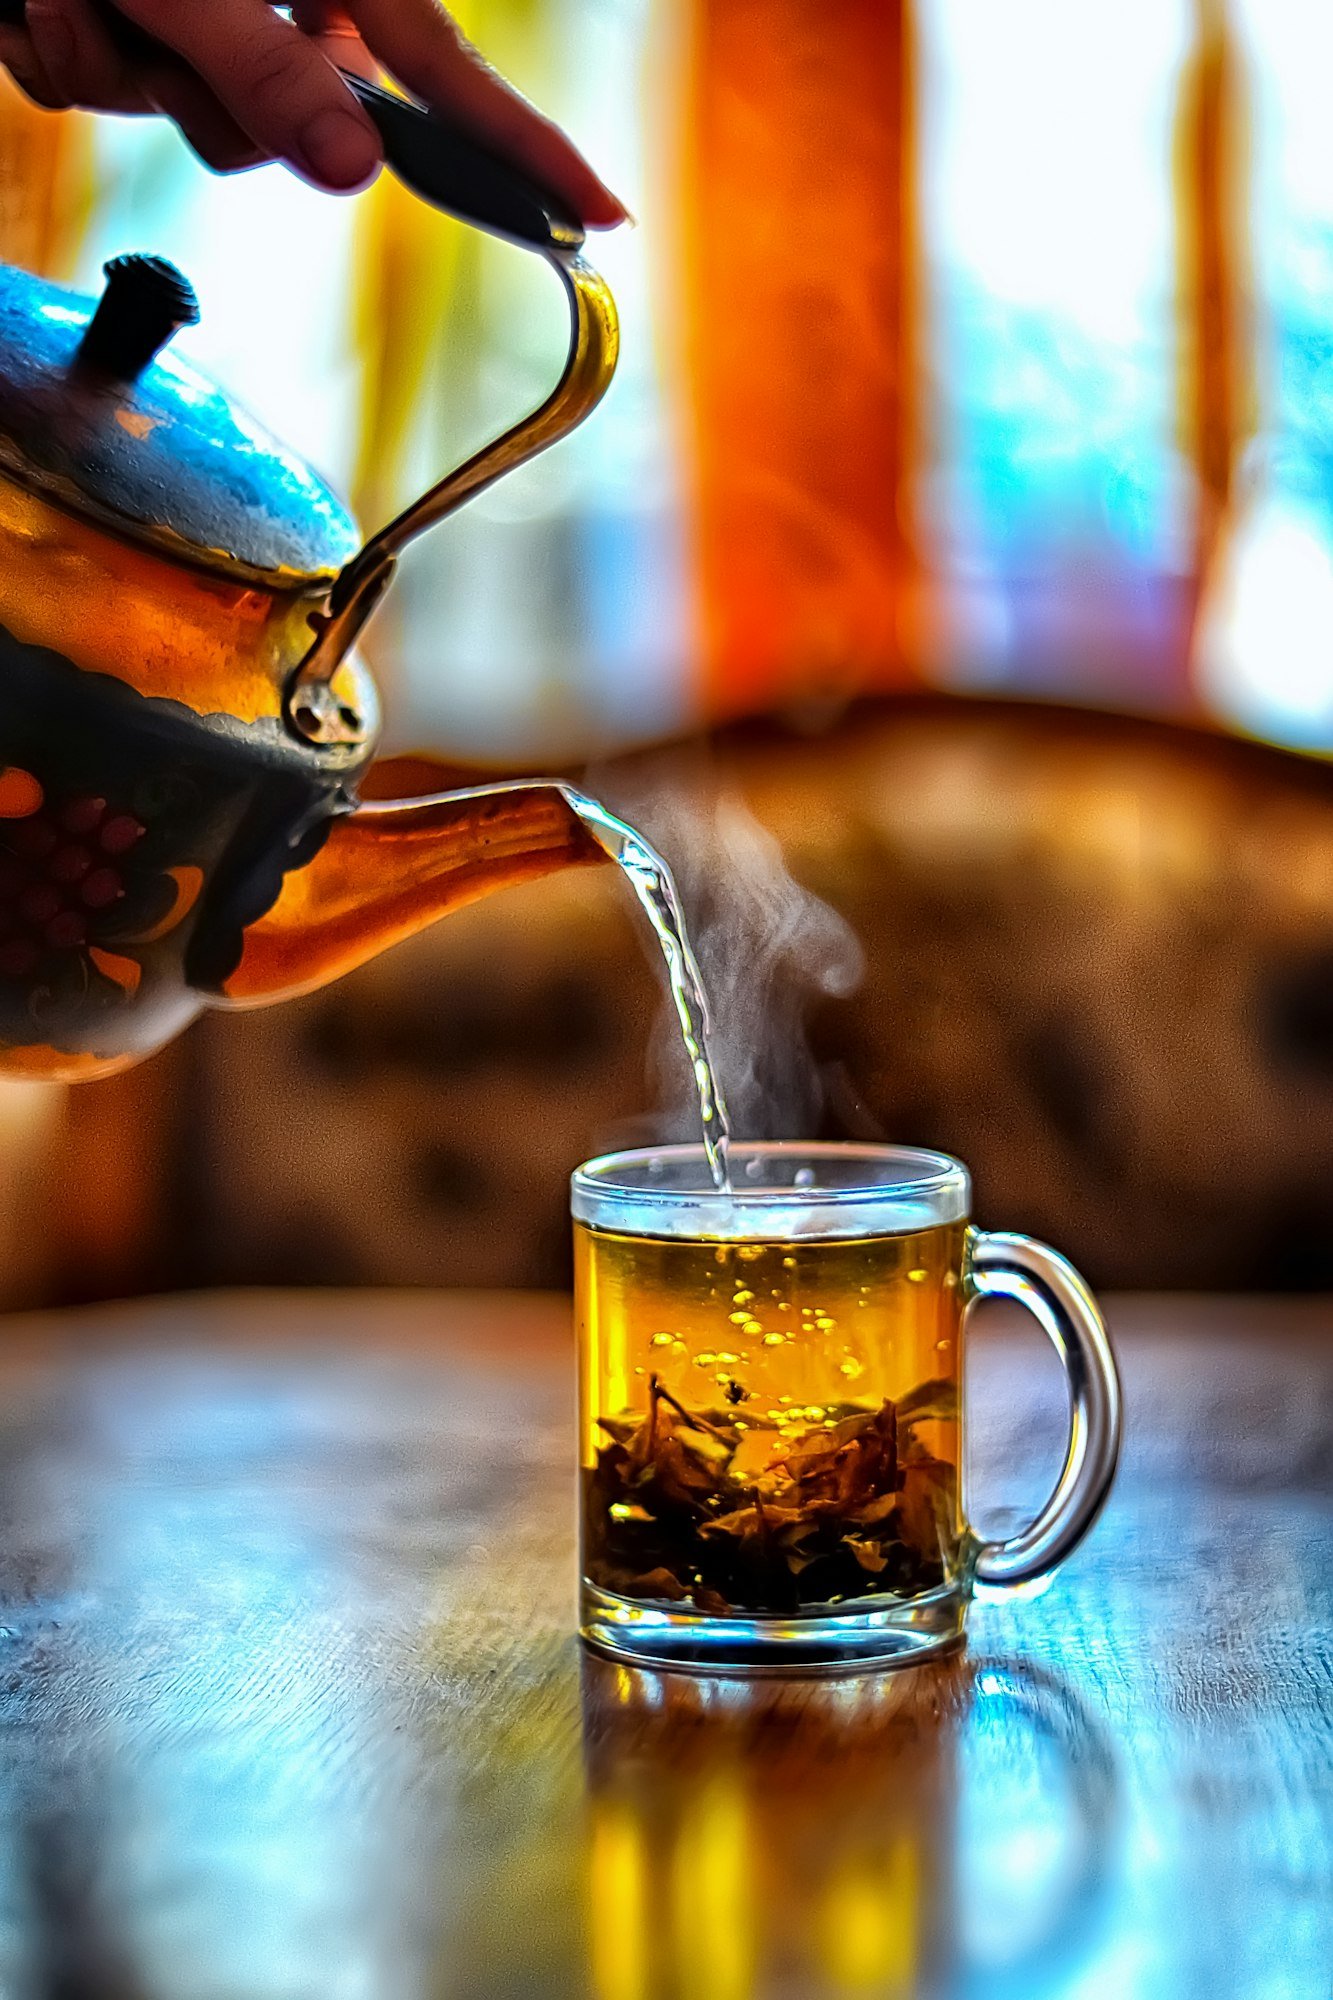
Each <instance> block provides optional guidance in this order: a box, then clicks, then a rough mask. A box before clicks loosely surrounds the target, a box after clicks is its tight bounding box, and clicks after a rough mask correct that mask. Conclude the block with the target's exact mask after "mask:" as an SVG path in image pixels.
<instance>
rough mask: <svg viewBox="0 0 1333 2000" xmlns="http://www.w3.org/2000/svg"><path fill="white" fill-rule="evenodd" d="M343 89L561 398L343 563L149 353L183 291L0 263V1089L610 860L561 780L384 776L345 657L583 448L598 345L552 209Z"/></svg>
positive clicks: (600, 331) (600, 382) (245, 430)
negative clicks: (0, 1077) (509, 252)
mask: <svg viewBox="0 0 1333 2000" xmlns="http://www.w3.org/2000/svg"><path fill="white" fill-rule="evenodd" d="M349 80H350V79H349ZM356 88H357V90H358V94H359V95H360V96H361V97H362V101H363V102H365V103H367V105H368V108H369V109H370V110H371V112H372V115H373V116H375V117H376V120H377V123H379V124H380V128H381V133H382V136H383V137H384V140H385V148H386V156H387V159H388V163H389V165H390V166H391V167H392V168H394V169H395V170H396V171H397V172H399V174H400V175H401V177H402V178H403V179H404V180H406V181H407V182H408V184H409V185H411V186H413V187H414V188H415V189H416V190H417V191H418V192H419V193H422V194H424V195H425V196H426V198H428V199H430V200H432V201H434V202H435V203H436V205H438V206H440V207H442V208H445V209H447V210H448V211H449V212H451V213H453V214H455V215H456V216H459V217H461V218H462V219H463V220H465V221H468V222H471V223H473V224H475V225H476V226H478V227H481V228H483V229H487V230H489V231H491V232H492V233H494V234H497V235H500V236H502V237H504V238H506V239H507V240H509V241H510V242H513V243H517V244H519V245H521V246H523V247H525V248H529V249H534V250H536V251H538V252H539V253H540V254H542V255H543V256H544V257H546V259H547V260H548V261H549V263H550V265H551V266H552V268H553V270H554V271H555V272H556V273H557V274H558V275H559V277H560V279H561V281H562V283H563V286H564V290H565V294H566V298H567V301H568V305H569V310H570V342H569V352H568V358H567V361H566V365H565V369H564V372H563V374H562V376H561V379H560V382H559V384H558V385H557V387H556V389H555V390H554V391H553V393H552V394H551V395H550V396H549V397H548V398H547V400H546V401H545V402H544V403H543V404H542V405H541V407H540V408H539V409H537V410H535V411H534V412H532V414H531V415H529V416H528V417H526V418H525V419H523V420H522V421H521V422H519V423H517V424H516V425H515V426H514V427H513V428H512V429H511V430H509V431H508V432H506V433H505V434H504V435H503V436H502V437H500V438H499V439H497V440H496V441H495V442H494V443H492V444H489V445H487V446H486V447H485V448H484V449H482V450H481V451H479V452H478V453H477V454H476V455H475V456H474V457H472V458H471V459H469V460H468V461H467V462H466V463H465V464H463V465H462V466H460V467H459V468H458V469H457V470H456V471H454V472H451V473H450V474H448V475H447V476H446V477H444V478H442V479H441V480H440V481H439V483H438V484H437V485H435V486H434V487H432V488H431V489H430V491H429V492H427V493H426V494H424V495H423V496H422V497H421V498H420V499H418V500H416V501H415V502H414V503H413V504H412V505H411V506H409V507H408V508H406V509H405V511H404V512H403V513H402V514H400V515H399V516H398V517H397V519H395V520H393V521H391V522H390V523H389V524H388V525H387V526H386V527H383V528H381V529H380V530H379V531H378V532H377V533H376V534H374V535H372V536H371V537H370V539H369V540H368V541H365V542H364V543H363V542H362V541H361V537H360V535H359V533H358V531H357V528H356V524H355V523H354V521H353V520H352V518H351V516H350V514H349V513H348V512H347V510H346V509H345V507H344V506H343V505H342V503H341V502H340V501H339V499H338V498H337V497H336V495H335V494H334V493H333V492H332V491H331V490H330V489H329V487H328V486H327V485H325V483H324V482H323V481H322V479H320V478H319V477H318V475H317V474H316V473H315V472H314V471H312V470H311V469H310V468H309V467H308V466H307V465H305V464H304V463H302V462H301V461H300V460H299V459H298V458H297V457H296V456H294V455H293V454H292V453H291V452H289V451H287V450H285V449H284V448H283V447H282V446H281V445H280V444H279V443H278V442H277V441H276V440H275V439H273V438H272V437H271V436H269V435H268V434H267V433H266V432H265V431H264V430H263V429H262V428H261V427H260V426H259V425H258V424H257V423H256V422H255V421H254V419H253V418H252V417H250V416H249V415H248V414H247V413H246V412H245V411H244V410H242V409H241V408H239V407H238V406H237V405H236V404H235V403H234V402H233V401H232V400H231V399H230V398H229V396H228V395H227V394H226V393H225V392H224V391H223V390H222V389H221V388H219V387H217V386H216V385H214V384H213V383H212V382H210V381H209V380H207V379H206V378H205V377H204V376H203V375H202V374H200V373H199V372H197V371H196V370H195V369H194V368H193V367H191V366H189V365H187V364H186V363H185V362H184V361H182V360H180V359H179V358H178V357H177V356H176V355H175V354H173V353H172V352H171V350H170V345H169V343H170V341H171V339H172V337H173V335H174V334H175V333H176V332H177V331H178V330H179V329H180V328H182V327H183V326H186V325H188V324H190V323H192V322H193V321H194V320H196V319H197V318H198V316H199V315H198V307H197V304H196V302H195V298H194V294H193V292H192V290H191V288H190V286H189V284H188V283H187V281H186V280H185V279H184V278H183V277H182V275H181V274H180V273H179V272H178V271H177V270H175V269H174V268H173V267H172V266H171V265H169V264H168V263H166V262H165V261H164V260H163V259H161V258H157V257H152V256H129V257H121V258H117V259H116V260H114V261H113V262H112V263H110V264H108V265H107V266H106V270H105V276H106V288H105V290H104V291H103V293H102V295H101V297H100V299H99V300H96V301H93V300H90V299H86V298H83V297H80V296H77V295H75V294H73V293H71V292H69V291H66V290H63V289H61V288H59V287H57V286H55V285H53V284H51V283H48V282H46V281H45V280H43V279H39V278H35V277H33V276H31V275H29V274H27V273H26V272H22V271H18V270H15V269H12V268H7V267H0V687H2V688H3V693H4V701H3V709H2V710H0V1073H8V1074H11V1075H18V1076H26V1077H47V1078H52V1079H67V1080H68V1079H76V1078H87V1077H93V1076H99V1075H106V1074H108V1073H110V1072H112V1071H114V1070H117V1069H120V1068H122V1067H124V1066H126V1065H127V1064H129V1063H132V1062H134V1061H137V1060H138V1059H140V1058H141V1057H143V1056H145V1055H147V1054H149V1053H150V1052H151V1051H153V1050H154V1049H156V1048H158V1047H160V1046H161V1045H162V1044H163V1043H164V1042H165V1041H167V1040H168V1039H169V1038H170V1037H171V1036H173V1035H174V1034H176V1033H177V1032H178V1031H179V1030H180V1029H181V1028H183V1027H184V1026H185V1025H186V1023H187V1022H189V1021H190V1020H191V1019H192V1018H193V1017H194V1016H195V1015H196V1014H197V1013H198V1012H199V1011H200V1009H202V1008H204V1007H208V1006H227V1007H244V1006H254V1005H261V1004H264V1003H266V1002H268V1001H273V1000H282V999H285V998H287V997H289V996H291V995H295V994H299V993H304V992H308V991H310V990H311V989H313V988H315V987H317V986H320V985H322V984H323V983H325V982H326V981H328V980H331V979H334V978H337V977H338V976H339V975H340V974H342V973H344V972H347V971H349V970H351V969H352V968H353V967H355V966H357V965H359V964H361V963H363V962H364V961H365V960H366V959H368V958H370V957H372V956H373V955H374V954H376V953H377V952H379V951H382V950H383V949H384V948H385V947H386V946H388V945H391V944H393V943H394V942H396V941H397V940H399V939H401V938H404V937H407V936H409V935H411V934H412V933H414V932H416V931H418V930H421V929H422V928H424V927H425V926H426V925H427V924H429V923H431V922H433V921H434V920H435V919H436V918H437V917H439V916H441V915H442V914H444V913H445V912H446V911H448V910H450V909H453V908H455V907H456V906H458V905H460V904H462V903H465V902H468V901H470V900H473V899H474V898H476V897H479V896H482V895H484V894H486V893H488V892H489V891H490V890H492V889H495V888H499V887H502V886H504V885H505V884H507V883H515V882H520V881H525V880H528V879H532V878H535V877H537V876H540V875H542V874H545V873H547V872H549V871H551V870H554V869H556V868H560V867H563V866H566V865H569V864H573V863H582V862H590V861H595V860H598V859H601V858H603V856H602V850H601V849H600V848H599V846H598V844H597V843H596V841H595V840H594V839H593V838H591V837H590V835H589V834H588V832H587V831H586V830H585V829H584V828H583V826H581V824H580V822H579V820H578V819H577V818H576V816H575V814H574V813H573V812H572V811H571V809H570V807H569V805H568V803H567V801H566V797H565V795H564V792H563V791H562V789H561V788H560V787H559V786H558V785H557V784H555V782H554V781H552V782H549V783H548V782H546V781H542V780H522V781H518V782H515V783H513V784H507V785H506V784H487V785H471V786H467V787H465V788H463V789H451V788H449V785H448V783H447V781H448V780H450V779H452V780H453V783H454V785H455V786H456V784H457V777H458V773H457V768H456V767H448V766H444V765H440V766H438V769H437V771H436V774H435V782H436V783H437V785H438V786H439V788H438V789H436V790H433V791H428V792H425V793H424V795H422V792H423V777H424V778H425V780H426V781H429V780H430V778H431V775H432V772H431V768H428V767H427V766H426V765H424V764H423V761H422V760H421V759H413V760H411V761H410V764H409V763H407V762H406V761H400V762H393V761H391V762H389V763H387V764H376V763H375V762H374V761H373V760H374V751H375V744H376V738H377V734H378V729H379V704H378V700H377V697H376V691H375V686H374V682H373V680H372V678H371V676H370V674H369V672H368V670H367V668H366V666H365V663H364V661H362V660H361V659H360V658H359V657H358V655H357V652H356V650H355V648H356V641H357V639H358V636H359V635H360V633H361V631H362V629H363V627H364V625H365V622H366V619H367V618H368V617H369V615H370V613H371V611H372V610H373V609H374V607H375V605H376V603H377V602H378V601H379V599H380V597H381V596H382V594H383V592H384V590H385V587H386V586H387V584H388V583H389V580H390V578H391V576H392V574H393V570H394V565H395V562H396V560H397V557H398V555H399V553H400V551H401V550H402V549H403V547H404V546H405V545H406V544H407V543H408V542H409V541H410V540H411V539H412V538H413V537H414V536H415V535H417V534H418V533H420V532H421V530H422V529H424V528H426V527H428V526H430V525H431V524H432V523H434V522H436V521H439V520H441V519H443V518H444V516H446V515H447V514H449V513H451V512H452V511H453V510H454V509H455V508H457V507H458V506H460V505H462V503H463V502H464V501H466V500H468V499H469V498H471V497H472V495H474V494H476V493H478V492H480V491H481V490H482V489H483V488H484V487H486V486H488V485H489V484H490V483H491V482H492V481H493V480H495V479H497V478H499V477H500V476H501V475H502V474H503V473H505V472H507V471H508V470H510V469H511V468H512V467H513V466H516V465H518V464H520V463H522V462H523V461H524V460H526V459H529V458H531V457H532V456H533V455H534V454H535V453H537V452H538V451H541V450H543V449H544V448H545V447H546V446H547V445H549V444H552V443H554V442H555V441H556V440H557V439H558V438H561V437H564V436H565V435H566V434H567V433H568V432H569V431H571V430H572V429H573V428H574V427H575V425H577V424H578V423H580V422H581V421H582V420H583V418H584V417H586V416H587V414H588V413H589V411H590V410H591V409H592V408H593V407H594V406H595V404H596V403H597V402H598V401H599V399H600V397H601V396H602V394H603V392H604V390H605V389H606V387H607V384H608V383H609V381H610V378H611V374H612V371H613V369H614V366H615V361H616V353H617V344H618V334H617V323H616V313H615V307H614V304H613V302H612V299H611V296H610V293H609V291H608V290H607V288H606V286H605V284H604V283H603V282H602V281H601V280H600V278H598V276H597V275H596V273H595V272H594V271H593V270H592V269H591V267H590V266H589V265H588V264H587V262H586V261H585V260H584V258H583V256H582V254H581V249H582V231H581V229H580V228H579V226H578V224H577V223H575V222H574V221H572V220H571V219H570V218H569V217H568V216H566V215H564V214H563V213H562V212H561V211H560V209H559V208H558V206H557V205H556V204H555V203H554V202H553V201H551V200H550V199H549V198H548V197H547V196H546V195H545V194H544V192H543V191H542V190H540V189H537V188H535V187H533V186H531V185H530V184H528V183H527V182H526V181H524V180H523V179H522V178H521V177H520V176H519V175H517V174H516V173H514V172H513V171H512V170H511V169H509V168H508V167H507V166H506V165H504V164H502V163H500V162H498V161H496V160H494V159H492V158H490V157H489V156H488V155H487V154H485V153H484V152H483V151H482V150H481V149H480V148H478V147H476V146H474V145H473V144H472V143H471V142H470V141H469V140H466V139H463V138H460V137H458V136H457V135H455V134H453V133H450V132H448V131H446V130H443V129H442V128H441V127H440V126H439V123H438V121H437V120H436V119H435V118H433V117H428V116H427V114H426V113H425V112H423V111H422V110H421V109H420V107H417V106H415V105H412V104H411V103H410V102H409V101H406V100H403V99H400V98H397V97H392V96H390V95H389V94H388V93H387V92H384V91H379V90H377V88H376V86H374V85H371V84H364V83H362V82H361V81H360V80H359V79H358V80H356ZM408 770H410V772H411V774H412V779H413V783H412V786H411V792H412V794H413V795H411V796H407V797H394V796H393V793H394V791H395V789H396V788H397V781H399V780H400V779H401V776H402V774H403V773H404V772H405V771H408Z"/></svg>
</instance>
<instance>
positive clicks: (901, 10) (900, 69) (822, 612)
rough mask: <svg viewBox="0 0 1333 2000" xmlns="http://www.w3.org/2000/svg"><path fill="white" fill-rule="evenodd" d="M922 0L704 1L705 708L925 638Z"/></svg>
mask: <svg viewBox="0 0 1333 2000" xmlns="http://www.w3.org/2000/svg"><path fill="white" fill-rule="evenodd" d="M914 110H915V68H914V38H913V21H912V8H911V5H910V0H839V4H838V5H837V6H835V7H812V6H810V5H809V4H808V0H694V13H693V19H692V36H691V47H690V51H689V59H688V83H687V105H686V110H685V133H686V138H685V155H684V161H683V177H684V204H685V206H684V224H683V227H684V256H683V265H684V268H683V271H682V273H681V276H680V293H679V296H680V298H681V300H682V302H683V303H682V310H683V311H684V312H685V313H686V314H687V315H688V324H687V335H686V353H685V357H684V359H685V364H686V380H687V388H686V397H687V400H688V405H689V409H690V421H691V429H692V438H691V449H692V458H693V468H694V477H695V485H696V491H695V499H694V523H695V529H696V573H697V577H698V584H699V590H700V596H701V615H702V621H703V647H702V655H703V657H702V675H703V686H702V690H701V693H702V699H703V703H704V707H705V712H706V714H707V715H708V716H709V717H710V718H715V717H717V716H720V715H725V714H735V713H738V712H741V711H747V710H753V709H760V708H765V707H770V706H773V705H775V704H779V703H784V702H789V701H792V700H799V699H801V698H803V697H808V696H810V695H818V696H823V695H827V694H828V693H830V692H834V693H840V692H844V691H846V692H854V691H856V690H859V689H861V688H866V687H871V686H878V687H883V686H886V685H888V686H891V685H894V684H896V683H900V682H902V681H904V680H910V679H912V678H913V677H914V676H915V674H916V672H917V668H918V662H919V659H920V657H921V652H922V646H923V643H924V640H925V636H926V635H925V633H924V631H923V620H924V612H925V596H924V575H923V569H922V564H921V560H920V554H919V549H918V542H917V533H916V525H915V521H914V515H913V486H914V478H913V475H914V474H915V472H916V470H917V467H918V463H919V459H920V446H921V392H920V371H919V362H918V356H919V350H920V339H921V329H920V304H921V291H920V283H919V277H918V261H919V260H918V227H919V225H918V216H917V201H916V164H915V149H916V129H915V116H914Z"/></svg>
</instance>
